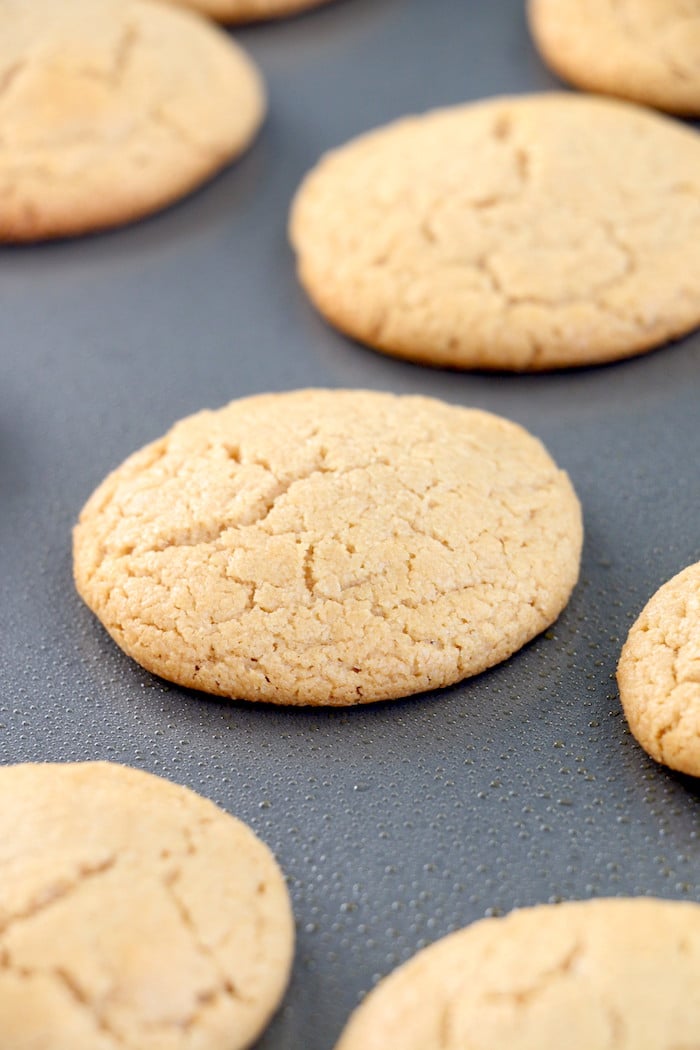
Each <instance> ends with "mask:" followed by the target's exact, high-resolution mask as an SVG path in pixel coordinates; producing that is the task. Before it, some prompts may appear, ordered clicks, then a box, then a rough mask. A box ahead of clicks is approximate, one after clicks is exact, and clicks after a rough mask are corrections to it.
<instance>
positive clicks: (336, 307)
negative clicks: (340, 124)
mask: <svg viewBox="0 0 700 1050" xmlns="http://www.w3.org/2000/svg"><path fill="white" fill-rule="evenodd" d="M291 239H292V243H293V245H294V247H295V249H296V252H297V262H298V270H299V276H300V279H301V282H302V284H303V286H304V288H305V289H306V291H307V292H308V294H309V296H310V297H311V299H312V301H313V302H314V304H315V305H316V306H317V307H318V309H319V310H320V311H321V313H323V314H324V315H325V316H326V318H327V319H328V320H329V321H331V323H333V324H334V325H336V326H337V327H339V328H340V329H341V330H343V331H344V332H347V333H348V334H349V335H351V336H354V337H355V338H357V339H359V340H361V341H363V342H365V343H368V344H369V345H370V346H373V347H375V348H377V349H379V350H383V351H385V352H386V353H390V354H394V355H396V356H399V357H407V358H412V359H415V360H417V361H421V362H425V363H428V364H433V365H446V366H449V367H453V368H499V369H515V370H523V369H545V368H555V367H565V366H569V365H584V364H593V363H597V362H602V361H610V360H614V359H616V358H623V357H628V356H630V355H632V354H638V353H641V352H642V351H644V350H649V349H651V348H652V347H655V346H658V345H660V344H661V343H664V342H666V341H667V340H669V339H673V338H675V337H677V336H680V335H682V334H684V333H685V332H688V331H689V330H691V329H692V328H694V327H695V326H696V325H697V324H698V323H700V137H699V136H698V135H697V134H696V132H694V131H692V130H690V129H689V128H686V127H684V126H682V125H680V124H677V123H676V122H674V121H671V120H669V119H668V118H665V117H661V116H659V115H657V114H653V113H649V112H647V111H645V110H642V109H639V108H637V107H635V106H631V105H629V104H626V103H621V102H614V101H612V100H609V99H600V98H591V97H583V96H573V95H563V94H556V93H552V94H548V95H535V96H521V97H518V98H500V99H493V100H490V101H487V102H479V103H475V104H469V105H466V106H458V107H455V108H452V109H445V110H439V111H436V112H433V113H428V114H427V115H425V116H423V117H411V118H407V119H405V120H401V121H399V122H398V123H395V124H392V125H389V126H388V127H386V128H382V129H379V130H378V131H374V132H372V133H370V134H368V135H364V136H363V137H361V138H359V139H356V140H355V141H353V142H351V143H349V144H348V145H346V146H344V147H342V148H340V149H338V150H335V151H334V152H332V153H329V154H328V155H327V156H326V157H325V158H323V159H322V160H321V162H320V163H319V164H318V166H317V167H316V168H315V169H314V170H313V171H312V172H311V174H310V175H309V176H307V178H306V180H305V181H304V183H303V185H302V187H301V189H300V191H299V193H298V195H297V197H296V200H295V203H294V206H293V210H292V217H291Z"/></svg>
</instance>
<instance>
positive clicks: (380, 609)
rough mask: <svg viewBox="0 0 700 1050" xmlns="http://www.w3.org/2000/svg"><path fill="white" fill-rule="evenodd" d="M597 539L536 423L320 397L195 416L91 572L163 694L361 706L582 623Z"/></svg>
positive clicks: (82, 535)
mask: <svg viewBox="0 0 700 1050" xmlns="http://www.w3.org/2000/svg"><path fill="white" fill-rule="evenodd" d="M581 536H582V528H581V516H580V508H579V504H578V501H577V499H576V496H575V494H574V492H573V489H572V488H571V485H570V482H569V480H568V478H567V477H566V475H565V474H564V473H563V472H561V471H559V470H558V469H557V468H556V465H555V464H554V463H553V462H552V460H551V458H550V457H549V455H548V454H547V453H546V451H545V450H544V448H543V447H542V445H541V444H540V443H539V442H538V441H537V440H535V439H534V438H533V437H531V436H530V435H529V434H528V433H527V432H526V431H524V430H523V429H522V428H520V427H518V426H516V425H515V424H513V423H509V422H507V421H506V420H502V419H499V418H498V417H496V416H492V415H489V414H487V413H485V412H480V411H476V410H467V409H462V408H457V407H455V406H450V405H446V404H444V403H442V402H440V401H434V400H431V399H428V398H421V397H404V398H398V397H394V396H392V395H389V394H378V393H370V392H367V391H322V390H320V391H319V390H317V391H298V392H295V393H290V394H282V395H263V396H260V397H254V398H248V399H245V400H243V401H238V402H235V401H234V402H232V403H231V404H230V405H229V406H227V407H226V408H223V409H220V410H219V411H218V412H203V413H200V414H199V415H196V416H192V417H190V418H189V419H186V420H184V421H183V422H181V423H179V424H177V425H176V426H175V427H174V428H173V429H172V430H171V431H170V433H169V434H168V435H166V437H164V438H163V439H161V440H160V441H156V442H154V443H153V444H152V445H150V446H148V447H147V448H145V449H143V450H142V451H140V452H137V453H136V454H135V455H134V456H131V457H130V458H129V459H128V460H127V461H126V462H125V463H124V464H123V465H122V466H121V467H120V468H119V469H118V470H116V471H115V472H114V473H113V474H111V475H110V476H109V477H108V478H107V479H106V481H105V482H104V483H103V484H102V485H101V486H100V487H99V488H98V489H97V491H96V492H95V493H94V495H93V496H92V497H91V499H90V500H89V501H88V503H87V505H86V507H85V508H84V510H83V512H82V514H81V516H80V522H79V524H78V525H77V527H76V529H75V534H74V569H75V579H76V585H77V587H78V591H79V592H80V594H81V595H82V597H83V598H84V600H85V601H86V602H87V604H88V605H89V606H90V608H91V609H92V610H93V611H94V612H95V613H96V615H97V616H98V617H99V619H100V620H101V621H102V623H103V624H104V625H105V627H106V628H107V630H108V631H109V632H110V634H111V635H112V637H113V638H114V639H115V641H116V642H117V643H118V645H120V646H121V648H122V649H124V651H125V652H127V653H129V654H130V655H131V656H133V657H134V659H136V660H138V662H139V663H141V664H142V665H143V666H144V667H146V668H147V669H149V670H151V671H153V672H155V673H156V674H159V675H162V676H163V677H165V678H168V679H171V680H172V681H175V682H179V683H180V684H182V685H186V686H191V687H194V688H198V689H203V690H206V691H207V692H211V693H217V694H220V695H222V696H229V697H234V698H236V697H237V698H242V699H248V700H265V701H271V702H276V703H289V704H355V703H363V702H369V701H373V700H382V699H389V698H394V697H399V696H406V695H409V694H411V693H416V692H420V691H422V690H426V689H434V688H439V687H441V686H444V685H447V684H449V683H452V682H455V681H459V680H460V679H462V678H465V677H467V676H468V675H472V674H476V673H478V672H479V671H482V670H484V669H485V668H487V667H490V666H491V665H493V664H495V663H497V662H499V661H500V660H503V659H505V658H506V657H507V656H509V655H511V653H513V652H514V651H515V650H516V649H519V648H520V647H521V646H522V645H524V644H525V643H526V642H527V641H529V640H530V639H531V638H533V637H534V636H535V635H536V634H538V633H539V632H540V631H542V630H543V629H544V628H545V627H546V626H547V625H548V624H550V623H551V622H552V621H553V620H554V619H556V617H557V616H558V614H559V613H560V611H561V610H562V608H563V607H564V605H565V604H566V602H567V600H568V598H569V594H570V592H571V589H572V588H573V586H574V584H575V582H576V579H577V576H578V567H579V558H580V550H581Z"/></svg>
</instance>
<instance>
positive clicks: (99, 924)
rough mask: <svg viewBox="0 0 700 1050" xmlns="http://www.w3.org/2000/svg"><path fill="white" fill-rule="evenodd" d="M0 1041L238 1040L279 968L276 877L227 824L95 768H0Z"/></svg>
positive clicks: (261, 1019)
mask: <svg viewBox="0 0 700 1050" xmlns="http://www.w3.org/2000/svg"><path fill="white" fill-rule="evenodd" d="M0 791H2V794H3V798H4V804H3V805H2V806H1V807H0V1030H1V1031H2V1043H3V1046H6V1047H7V1048H8V1050H10V1048H12V1050H20V1048H21V1050H23V1048H25V1047H27V1048H28V1047H37V1048H39V1047H42V1048H44V1047H46V1048H49V1047H50V1050H243V1048H245V1047H248V1046H250V1045H251V1044H252V1043H253V1042H254V1041H255V1039H256V1038H257V1036H258V1035H259V1034H260V1032H261V1031H262V1029H263V1028H264V1027H265V1025H266V1023H267V1021H268V1020H269V1018H270V1016H271V1014H272V1013H273V1011H274V1010H275V1009H276V1007H277V1005H278V1003H279V1001H280V999H281V997H282V994H283V992H284V989H285V987H286V984H287V980H288V977H289V970H290V966H291V957H292V949H293V937H294V933H293V920H292V914H291V909H290V904H289V897H288V894H287V891H286V888H285V885H284V880H283V878H282V874H281V872H280V870H279V868H278V867H277V864H276V862H275V860H274V858H273V856H272V854H271V853H270V852H269V850H268V849H267V847H266V846H264V845H263V843H262V842H260V841H259V839H257V838H256V837H255V835H254V834H253V833H252V832H251V831H250V830H249V829H248V828H247V827H246V826H245V825H244V824H242V823H241V822H240V821H238V820H235V819H234V818H233V817H229V816H228V815H227V814H225V813H223V812H222V811H221V810H219V809H217V807H216V806H214V805H212V804H211V803H210V802H208V801H207V800H206V799H203V798H200V797H199V796H198V795H195V794H194V793H193V792H191V791H188V790H187V789H186V788H181V787H178V786H176V785H174V784H170V783H168V782H167V781H164V780H161V779H160V778H156V777H151V776H149V775H148V774H146V773H141V772H138V771H137V770H133V769H126V768H124V767H122V766H116V765H111V764H108V763H84V764H77V765H21V766H5V767H2V768H0Z"/></svg>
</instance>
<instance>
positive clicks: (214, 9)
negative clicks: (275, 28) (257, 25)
mask: <svg viewBox="0 0 700 1050" xmlns="http://www.w3.org/2000/svg"><path fill="white" fill-rule="evenodd" d="M171 2H172V3H179V4H184V5H185V6H187V7H193V8H194V9H195V10H197V11H201V12H202V14H204V15H208V16H209V17H210V18H216V19H217V20H218V21H219V22H229V23H234V22H259V21H263V20H266V19H269V18H284V17H285V16H287V15H296V14H299V13H300V12H302V11H307V10H309V9H310V8H312V7H320V6H321V4H325V3H328V2H329V0H171Z"/></svg>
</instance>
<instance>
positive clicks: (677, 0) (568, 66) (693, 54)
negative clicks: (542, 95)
mask: <svg viewBox="0 0 700 1050" xmlns="http://www.w3.org/2000/svg"><path fill="white" fill-rule="evenodd" d="M528 14H529V20H530V27H531V30H532V35H533V37H534V39H535V43H536V44H537V46H538V48H539V50H540V53H541V55H542V57H543V58H544V60H545V62H546V63H547V64H548V65H549V66H551V68H552V69H553V70H554V72H556V73H558V74H559V75H560V76H562V77H563V78H564V79H566V80H569V81H571V82H573V83H574V84H577V85H578V86H579V87H582V88H584V89H585V90H587V91H599V92H602V93H603V94H609V95H619V96H620V97H621V98H628V99H631V100H632V101H636V102H643V103H646V104H647V105H650V106H656V107H658V108H659V109H665V110H668V111H669V112H671V113H680V114H685V115H687V116H692V115H694V114H700V6H699V5H698V3H697V0H530V2H529V7H528Z"/></svg>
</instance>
